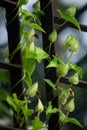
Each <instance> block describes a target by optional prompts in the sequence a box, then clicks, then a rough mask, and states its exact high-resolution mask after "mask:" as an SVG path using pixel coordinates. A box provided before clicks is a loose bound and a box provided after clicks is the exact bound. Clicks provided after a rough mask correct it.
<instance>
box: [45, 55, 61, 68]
mask: <svg viewBox="0 0 87 130" xmlns="http://www.w3.org/2000/svg"><path fill="white" fill-rule="evenodd" d="M59 64H61V65H64V62H63V61H62V60H61V59H60V58H58V57H56V56H54V58H53V59H52V60H51V61H50V63H49V65H48V66H47V68H50V67H55V68H57V67H58V66H59Z"/></svg>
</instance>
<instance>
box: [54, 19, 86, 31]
mask: <svg viewBox="0 0 87 130" xmlns="http://www.w3.org/2000/svg"><path fill="white" fill-rule="evenodd" d="M54 22H55V23H56V24H58V32H60V31H62V30H63V29H64V28H65V27H67V26H68V27H72V28H75V29H77V27H76V26H75V25H74V24H72V23H70V22H66V23H65V24H63V23H64V20H63V19H60V20H59V18H58V17H54ZM79 25H80V28H81V31H84V32H87V25H83V24H79Z"/></svg>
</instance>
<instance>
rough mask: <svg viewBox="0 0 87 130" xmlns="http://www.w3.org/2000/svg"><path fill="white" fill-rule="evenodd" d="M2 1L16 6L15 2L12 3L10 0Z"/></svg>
mask: <svg viewBox="0 0 87 130" xmlns="http://www.w3.org/2000/svg"><path fill="white" fill-rule="evenodd" d="M2 1H4V2H8V3H10V4H14V5H17V2H15V1H12V0H2Z"/></svg>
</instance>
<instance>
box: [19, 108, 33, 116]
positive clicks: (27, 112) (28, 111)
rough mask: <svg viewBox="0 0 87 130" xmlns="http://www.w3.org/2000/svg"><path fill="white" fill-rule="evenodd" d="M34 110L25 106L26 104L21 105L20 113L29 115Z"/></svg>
mask: <svg viewBox="0 0 87 130" xmlns="http://www.w3.org/2000/svg"><path fill="white" fill-rule="evenodd" d="M33 112H34V110H32V109H29V108H27V107H26V106H24V107H22V113H23V114H24V115H25V116H28V117H29V116H31V115H32V114H33Z"/></svg>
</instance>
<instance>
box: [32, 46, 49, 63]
mask: <svg viewBox="0 0 87 130" xmlns="http://www.w3.org/2000/svg"><path fill="white" fill-rule="evenodd" d="M35 53H36V55H37V56H36V59H37V61H38V62H39V63H41V61H42V60H43V59H46V58H48V56H49V55H48V54H47V53H46V52H45V51H44V50H43V49H42V48H40V47H35Z"/></svg>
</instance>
